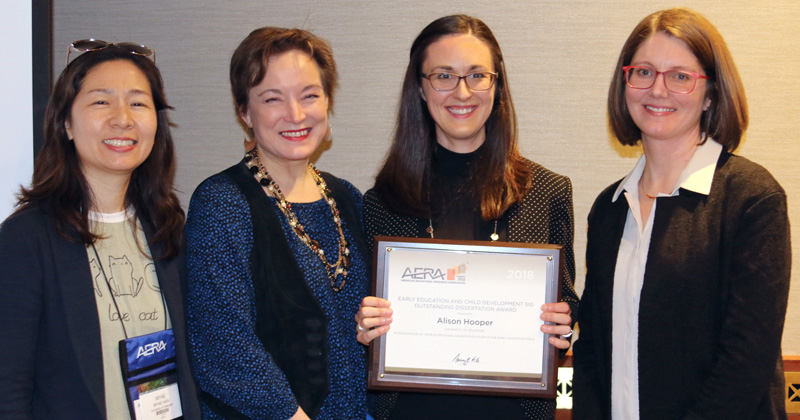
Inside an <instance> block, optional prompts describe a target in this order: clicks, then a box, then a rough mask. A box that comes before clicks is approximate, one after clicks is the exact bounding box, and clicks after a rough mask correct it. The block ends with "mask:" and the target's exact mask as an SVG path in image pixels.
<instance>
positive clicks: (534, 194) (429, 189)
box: [356, 15, 578, 419]
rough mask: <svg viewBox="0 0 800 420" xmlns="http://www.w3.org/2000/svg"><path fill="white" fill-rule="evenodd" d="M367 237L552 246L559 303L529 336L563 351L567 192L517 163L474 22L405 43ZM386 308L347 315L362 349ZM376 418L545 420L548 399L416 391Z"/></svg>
mask: <svg viewBox="0 0 800 420" xmlns="http://www.w3.org/2000/svg"><path fill="white" fill-rule="evenodd" d="M364 200H365V215H364V219H365V220H364V224H365V231H366V234H367V236H368V237H370V238H371V237H372V236H375V235H382V236H400V237H411V238H414V237H420V238H441V239H460V240H478V241H497V240H500V241H510V242H527V243H550V244H559V245H563V257H564V259H565V261H566V264H565V267H566V272H565V273H564V280H565V281H564V282H563V284H562V290H561V296H562V299H563V302H559V303H552V304H547V305H545V306H544V307H543V308H542V310H543V311H544V312H543V314H542V315H541V319H542V320H544V321H548V322H551V323H552V325H551V324H548V325H542V327H541V330H542V332H544V333H546V334H550V335H551V336H550V337H549V338H548V340H549V342H550V343H551V344H552V345H554V346H556V347H557V348H559V349H566V348H568V347H569V344H570V343H569V341H568V337H567V338H566V339H565V338H561V337H560V336H559V335H569V334H571V327H570V326H571V324H572V318H571V313H572V312H574V311H575V310H576V309H577V305H578V298H577V296H576V295H575V292H574V290H573V287H572V281H573V278H574V274H575V264H574V258H573V251H572V239H573V219H572V185H571V184H570V181H569V179H568V178H567V177H565V176H562V175H558V174H556V173H554V172H551V171H549V170H547V169H545V168H544V167H542V166H541V165H538V164H536V163H534V162H531V161H530V160H527V159H525V158H523V157H522V156H520V154H519V151H518V150H517V124H516V115H515V112H514V105H513V103H512V101H511V92H510V90H509V86H508V78H507V76H506V71H505V64H504V62H503V56H502V52H501V51H500V46H499V45H498V43H497V40H496V39H495V37H494V35H493V34H492V32H491V30H490V29H489V27H488V26H486V24H484V23H483V22H482V21H480V20H479V19H476V18H473V17H469V16H464V15H454V16H446V17H443V18H440V19H438V20H436V21H434V22H432V23H431V24H429V25H428V26H427V27H426V28H425V29H423V30H422V32H421V33H420V34H419V35H418V36H417V38H416V40H415V41H414V43H413V45H412V46H411V52H410V60H409V63H408V67H407V70H406V76H405V80H404V83H403V90H402V97H401V99H400V107H399V114H398V117H397V129H396V132H395V135H394V140H393V142H392V146H391V149H390V151H389V155H388V157H387V158H386V162H385V163H384V166H383V168H382V169H381V171H380V173H379V174H378V176H377V179H376V182H375V186H374V188H373V189H371V190H370V191H368V192H367V193H366V195H365V197H364ZM394 315H397V316H398V317H401V316H403V314H402V313H397V314H393V312H392V309H391V308H390V302H388V301H386V300H383V299H380V298H377V297H373V296H370V297H367V298H365V299H364V300H363V302H362V306H361V309H360V311H359V312H358V315H357V316H356V322H357V323H358V325H357V330H358V331H359V332H358V339H359V341H360V342H362V343H364V344H368V343H369V342H370V341H372V340H373V339H375V338H376V337H378V336H380V335H382V334H385V333H386V332H387V331H388V330H389V328H390V324H391V322H392V317H393V316H394ZM376 414H377V416H376V417H377V418H379V419H387V418H391V419H434V418H435V419H441V418H458V419H489V418H498V419H500V418H502V419H526V418H527V419H551V418H553V416H554V414H555V401H554V400H543V399H519V398H505V397H478V396H461V395H443V394H422V393H411V392H403V393H386V394H380V395H379V396H378V398H377V405H376Z"/></svg>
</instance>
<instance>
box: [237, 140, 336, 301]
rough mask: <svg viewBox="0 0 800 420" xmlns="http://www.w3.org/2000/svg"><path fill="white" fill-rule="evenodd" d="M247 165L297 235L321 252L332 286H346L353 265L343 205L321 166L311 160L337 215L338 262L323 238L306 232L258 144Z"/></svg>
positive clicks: (247, 156) (311, 168) (321, 189)
mask: <svg viewBox="0 0 800 420" xmlns="http://www.w3.org/2000/svg"><path fill="white" fill-rule="evenodd" d="M244 160H245V165H246V166H247V168H248V169H250V173H252V174H253V176H254V177H255V178H256V181H258V183H259V184H261V186H263V187H264V188H266V189H267V191H268V192H269V193H270V194H271V195H272V196H273V197H275V199H276V200H278V208H279V209H280V210H281V213H283V215H284V216H286V220H287V221H288V222H289V226H291V228H292V231H293V232H294V234H295V235H297V237H298V238H299V239H300V240H301V241H302V242H303V243H304V244H306V246H308V248H309V249H311V251H312V252H314V253H315V254H317V256H318V257H319V259H320V260H321V261H322V264H323V265H324V266H325V271H326V272H327V273H328V279H329V280H330V282H331V288H333V291H334V292H338V291H340V290H342V288H343V287H344V282H345V280H346V278H347V269H348V268H349V267H350V249H349V248H348V247H347V239H345V237H344V230H343V229H342V219H341V217H340V216H339V209H337V208H336V201H334V199H333V197H332V194H331V190H330V189H328V186H327V185H326V184H325V180H324V179H322V176H321V175H320V172H319V170H317V168H316V167H314V165H313V164H311V163H309V164H308V169H309V171H310V172H311V175H312V176H313V177H314V182H315V183H316V184H317V187H318V188H319V192H320V194H322V198H323V199H325V202H326V203H328V206H330V209H331V215H333V222H334V223H335V224H336V230H337V231H338V233H339V246H338V248H339V256H338V258H337V259H336V262H335V263H333V264H331V263H330V262H329V261H328V258H327V257H326V256H325V252H324V251H323V249H322V246H320V244H319V242H317V241H315V240H314V239H311V237H310V236H308V233H306V231H305V229H304V228H303V225H302V224H300V221H299V220H297V216H296V215H295V214H294V211H292V203H289V202H287V201H286V197H284V195H283V193H282V192H281V189H280V188H279V187H278V184H276V183H275V180H273V179H272V177H271V176H270V175H269V172H267V169H266V168H264V165H262V164H261V160H260V159H259V158H258V152H257V151H256V149H255V148H253V149H252V150H250V151H249V152H247V153H246V154H245V155H244ZM340 275H341V276H342V281H341V282H339V285H338V286H337V285H336V279H337V277H339V276H340Z"/></svg>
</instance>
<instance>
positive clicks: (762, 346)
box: [573, 152, 791, 420]
mask: <svg viewBox="0 0 800 420" xmlns="http://www.w3.org/2000/svg"><path fill="white" fill-rule="evenodd" d="M618 185H619V182H617V183H615V184H614V185H612V186H610V187H608V188H607V189H606V190H605V191H603V192H602V193H601V194H600V196H598V198H597V200H596V201H595V203H594V206H593V207H592V211H591V213H590V214H589V230H588V243H587V250H586V288H585V290H584V292H583V296H582V298H581V311H580V313H579V316H578V323H579V325H580V338H579V340H578V341H577V342H576V343H575V347H574V354H575V363H574V368H575V371H574V380H573V394H574V400H573V418H574V419H575V420H588V419H591V420H601V419H610V416H611V407H610V404H611V368H612V366H611V350H612V342H611V328H612V319H611V318H612V295H613V286H614V271H615V267H616V261H617V253H618V251H619V245H620V240H621V238H622V232H623V230H624V228H625V218H626V217H627V213H628V203H627V200H625V198H624V197H622V196H620V197H619V198H618V199H617V200H616V201H615V202H613V203H612V201H611V198H612V197H613V194H614V191H615V190H616V188H617V186H618ZM657 203H658V204H657V208H656V212H655V215H654V216H652V217H654V220H653V233H652V239H651V242H650V249H649V253H648V258H647V263H646V267H645V275H644V284H643V286H642V291H641V302H640V305H639V408H640V416H641V419H642V420H650V419H665V420H667V419H669V420H675V419H734V418H735V419H742V420H747V419H753V420H756V419H758V420H765V419H783V418H786V412H785V408H784V405H783V404H784V402H783V398H782V393H783V371H782V360H781V357H780V356H781V352H780V345H781V335H782V333H783V323H784V317H785V314H786V306H787V301H788V292H789V281H790V267H791V243H790V240H789V220H788V215H787V208H786V194H785V193H784V191H783V189H782V188H781V186H780V185H778V183H777V182H776V181H775V180H774V179H773V178H772V176H771V175H770V174H769V173H768V172H767V171H766V170H765V169H764V168H762V167H761V166H759V165H757V164H755V163H753V162H750V161H749V160H747V159H745V158H742V157H738V156H733V155H731V154H729V153H724V152H723V153H722V154H721V155H720V158H719V160H718V162H717V168H716V171H715V173H714V179H713V182H712V186H711V191H710V193H709V195H708V196H705V195H703V194H697V193H694V192H691V191H687V190H683V189H682V190H680V195H678V196H675V197H660V198H658V199H657Z"/></svg>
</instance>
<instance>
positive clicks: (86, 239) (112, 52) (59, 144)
mask: <svg viewBox="0 0 800 420" xmlns="http://www.w3.org/2000/svg"><path fill="white" fill-rule="evenodd" d="M114 60H127V61H130V62H131V63H133V64H134V65H135V66H136V67H137V68H139V70H141V71H142V73H144V75H145V77H147V81H148V82H149V83H150V90H151V91H152V95H153V101H154V103H155V108H156V115H157V123H158V127H157V130H156V135H155V141H154V142H153V150H152V151H151V152H150V155H149V156H148V157H147V159H145V161H144V162H143V163H142V164H141V165H139V167H138V168H136V169H135V170H134V171H133V173H132V175H131V180H130V183H129V185H128V190H127V191H126V192H125V203H124V204H125V206H126V207H128V206H132V207H133V208H134V209H135V210H136V215H137V217H138V218H139V220H141V221H142V222H143V223H146V224H148V225H149V226H151V227H152V228H153V229H154V230H155V233H154V234H153V235H151V237H150V240H149V242H150V243H151V244H161V245H163V247H164V249H163V252H161V254H160V255H158V256H156V255H153V257H154V258H170V257H173V256H175V255H177V254H178V253H179V252H180V250H181V247H182V242H183V223H184V213H183V209H181V206H180V203H179V201H178V197H177V196H176V195H175V192H174V187H173V182H174V178H175V164H174V163H175V158H174V155H175V146H174V144H173V141H172V134H171V132H170V127H169V125H170V123H169V118H168V115H167V112H168V110H169V109H171V107H170V106H169V105H168V104H167V99H166V96H165V94H164V83H163V81H162V78H161V73H160V72H159V70H158V68H157V67H156V65H155V63H153V61H152V60H150V59H149V58H146V57H142V56H139V55H134V54H131V53H130V52H128V51H125V50H123V49H120V48H119V47H117V46H115V45H110V46H108V47H106V48H104V49H102V50H98V51H92V52H86V53H83V54H81V55H80V56H78V57H77V58H76V59H75V60H73V61H72V62H71V63H69V65H67V67H66V68H65V69H64V71H63V72H62V73H61V75H60V76H59V78H58V80H57V81H56V84H55V86H54V88H53V92H52V94H51V95H50V100H49V102H48V104H47V109H46V110H45V115H44V143H43V144H42V149H41V150H40V151H39V154H38V156H37V157H36V161H35V163H34V169H33V180H32V182H31V186H30V188H22V190H21V191H20V194H19V202H18V204H19V207H18V208H17V210H16V211H15V213H19V212H21V211H23V210H24V209H26V208H28V207H32V206H39V207H40V208H42V209H43V210H44V211H45V212H47V213H48V215H49V216H50V219H51V220H52V221H53V223H54V224H55V227H56V230H57V231H58V232H59V234H61V235H62V236H64V237H65V238H68V239H70V240H72V241H75V242H81V243H84V244H86V245H89V244H92V243H94V242H95V241H96V240H97V239H100V238H99V237H98V236H97V235H96V234H94V233H92V231H91V229H90V226H89V217H88V213H89V210H92V208H93V204H94V196H93V193H92V190H91V188H90V186H89V184H88V182H87V181H86V177H85V176H84V175H83V172H82V171H81V167H80V159H79V157H78V153H77V151H76V149H75V144H74V142H72V141H70V140H69V138H68V137H67V131H66V123H67V122H68V121H69V120H70V118H71V112H72V104H73V102H74V101H75V97H76V96H78V93H79V92H80V90H81V87H82V85H83V81H84V79H85V78H86V75H87V74H88V73H89V71H91V70H92V69H93V68H95V67H96V66H97V65H99V64H101V63H105V62H107V61H114Z"/></svg>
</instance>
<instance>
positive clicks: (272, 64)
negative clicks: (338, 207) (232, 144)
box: [241, 50, 328, 166]
mask: <svg viewBox="0 0 800 420" xmlns="http://www.w3.org/2000/svg"><path fill="white" fill-rule="evenodd" d="M241 116H242V120H243V121H244V122H245V124H247V126H248V127H250V128H252V129H253V135H254V137H255V140H256V144H257V146H256V147H257V148H258V153H259V157H260V159H261V160H262V162H264V164H265V165H267V166H269V162H270V161H271V162H273V163H277V164H279V165H291V164H297V163H301V164H306V163H307V162H308V158H309V157H310V156H311V154H312V153H314V151H315V150H316V149H317V146H319V144H320V142H322V140H323V139H324V138H325V137H326V135H327V133H328V98H327V95H325V91H324V90H323V88H322V80H321V77H320V69H319V66H318V65H317V63H316V62H315V61H314V59H313V58H311V56H310V55H308V54H306V53H305V52H303V51H300V50H291V51H287V52H285V53H281V54H278V55H273V56H272V57H270V58H269V61H268V62H267V73H266V74H265V75H264V79H263V80H262V81H261V83H259V84H258V85H256V86H255V87H253V88H251V89H250V94H249V98H248V103H247V109H246V110H245V111H244V112H242V114H241Z"/></svg>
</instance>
